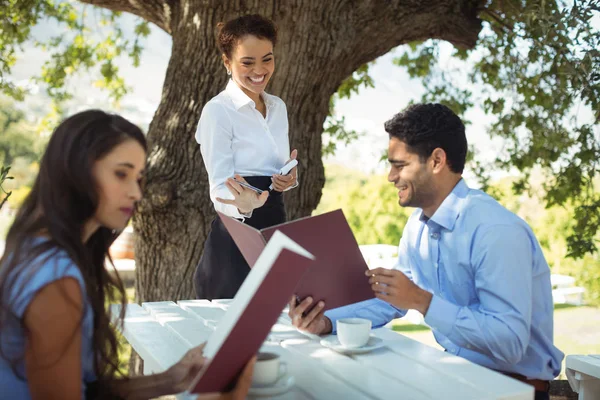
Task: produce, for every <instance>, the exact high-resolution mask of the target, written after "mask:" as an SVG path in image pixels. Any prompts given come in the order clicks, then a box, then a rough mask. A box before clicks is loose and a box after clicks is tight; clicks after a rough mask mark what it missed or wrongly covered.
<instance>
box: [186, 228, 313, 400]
mask: <svg viewBox="0 0 600 400" xmlns="http://www.w3.org/2000/svg"><path fill="white" fill-rule="evenodd" d="M312 262H313V257H312V256H311V254H310V253H308V252H307V251H306V250H305V249H303V248H302V247H301V246H299V245H298V244H296V243H294V242H293V241H292V240H291V239H289V238H287V237H286V236H285V235H284V234H282V233H281V232H277V233H276V234H275V236H274V237H273V239H272V240H271V241H270V242H269V244H268V245H267V246H266V248H265V249H264V251H263V252H262V254H261V255H260V257H259V258H258V259H257V261H256V264H255V267H254V268H252V270H251V271H250V274H248V276H247V277H246V280H245V281H244V283H243V284H242V286H241V287H240V289H239V290H238V292H237V294H236V295H235V298H234V299H233V301H232V302H231V304H230V305H229V307H228V309H227V312H226V313H225V315H224V316H223V318H222V319H221V320H220V321H219V324H218V325H217V327H216V329H215V331H214V332H213V334H212V335H211V336H210V338H209V339H208V341H207V343H206V346H205V347H204V355H205V356H206V357H207V358H208V359H209V361H208V362H207V363H206V364H205V365H204V367H203V368H202V370H201V371H200V373H199V374H198V377H197V378H196V379H195V382H194V383H193V384H192V385H191V388H190V390H189V392H191V393H211V392H225V391H228V390H229V389H230V386H231V385H232V384H233V383H235V381H236V379H237V377H238V376H239V374H240V372H241V371H242V370H243V368H244V366H245V365H246V363H247V362H248V360H250V358H252V356H253V355H254V354H256V353H257V351H258V350H259V349H260V347H261V345H262V344H263V342H264V341H265V339H266V337H267V335H268V334H269V331H270V330H271V328H272V327H273V325H274V324H275V322H277V318H278V317H279V315H280V314H281V310H283V308H284V307H285V305H286V304H287V302H288V300H289V298H290V297H291V296H292V294H293V292H294V288H295V286H296V285H297V283H298V281H299V280H300V278H301V277H302V275H303V274H304V273H305V272H306V270H307V269H308V267H309V265H310V264H311V263H312Z"/></svg>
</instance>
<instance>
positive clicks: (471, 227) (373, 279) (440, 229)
mask: <svg viewBox="0 0 600 400" xmlns="http://www.w3.org/2000/svg"><path fill="white" fill-rule="evenodd" d="M385 129H386V131H387V132H388V133H389V135H390V141H389V149H388V158H389V162H390V164H391V168H390V173H389V176H388V180H389V181H390V182H392V183H393V184H394V186H395V187H396V188H397V189H398V198H399V201H398V202H399V204H400V206H402V207H416V210H415V211H414V213H413V214H412V216H411V217H410V219H409V220H408V222H407V224H406V226H405V227H404V232H403V235H402V239H401V240H400V247H399V256H398V263H397V265H396V267H395V268H394V269H392V270H386V269H382V268H377V269H374V270H371V271H366V275H367V276H368V278H365V279H369V282H370V283H371V285H372V288H373V291H374V293H375V297H376V298H375V299H372V300H368V301H364V302H361V303H356V304H351V305H349V306H345V307H340V308H337V309H332V310H329V311H327V312H325V313H323V312H322V310H323V307H324V304H323V302H319V304H317V307H314V308H313V309H312V310H311V311H310V312H308V314H306V315H304V313H305V312H306V311H307V310H308V309H309V308H310V305H311V303H312V299H311V298H306V299H304V300H303V301H302V302H301V303H299V304H297V303H296V301H295V300H294V299H292V301H291V303H290V317H291V318H292V322H293V324H294V325H295V326H296V327H298V328H299V329H302V330H306V331H308V332H311V333H315V334H324V333H329V332H334V329H335V322H336V320H337V319H340V318H344V317H362V318H368V319H370V320H371V321H372V322H373V326H382V325H385V324H386V323H388V322H389V321H391V320H392V319H393V318H398V317H401V316H403V315H404V314H405V313H406V311H405V310H407V309H415V310H418V311H419V312H421V313H422V314H423V315H424V316H425V322H426V323H427V324H428V325H429V326H430V327H431V329H432V330H433V333H434V335H435V338H436V340H437V342H438V343H439V344H440V345H441V346H442V347H444V348H445V349H446V351H448V352H450V353H452V354H456V355H458V356H461V357H464V358H466V359H468V360H470V361H472V362H474V363H477V364H479V365H483V366H485V367H488V368H491V369H494V370H497V371H500V372H503V373H505V374H507V375H509V376H511V377H514V378H516V379H519V380H521V381H524V382H526V383H529V384H531V385H533V386H534V387H535V390H536V397H535V398H536V400H538V399H548V398H549V397H548V389H549V381H550V380H552V379H553V378H554V377H556V376H557V375H558V373H559V372H560V368H561V361H562V359H563V356H564V355H563V353H562V352H561V351H560V350H558V349H557V348H556V347H555V346H554V345H553V306H552V291H551V284H550V269H549V268H548V264H547V263H546V261H545V259H544V255H543V254H542V249H541V248H540V245H539V243H538V242H537V240H536V238H535V236H534V234H533V232H532V231H531V228H530V227H529V226H528V225H527V223H525V222H524V221H523V220H522V219H520V218H519V217H518V216H516V215H515V214H513V213H512V212H510V211H508V210H507V209H506V208H504V207H503V206H501V205H500V204H499V203H498V202H497V201H496V200H494V199H493V198H491V197H490V196H488V195H486V194H485V193H483V192H481V191H478V190H473V189H470V188H469V187H468V186H467V184H466V182H465V181H464V180H463V179H462V172H463V168H464V165H465V159H466V155H467V140H466V136H465V128H464V125H463V123H462V122H461V120H460V118H459V117H458V116H457V115H455V114H454V113H453V112H452V111H451V110H450V109H449V108H447V107H445V106H443V105H441V104H419V105H414V106H410V107H408V108H407V109H406V110H405V111H404V112H402V113H399V114H397V115H396V116H394V117H393V118H392V119H391V120H389V121H388V122H386V123H385Z"/></svg>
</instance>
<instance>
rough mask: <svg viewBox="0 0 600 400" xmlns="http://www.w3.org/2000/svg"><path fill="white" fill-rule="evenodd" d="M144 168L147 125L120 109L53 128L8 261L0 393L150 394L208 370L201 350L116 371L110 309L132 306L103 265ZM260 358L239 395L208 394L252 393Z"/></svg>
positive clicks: (174, 389)
mask: <svg viewBox="0 0 600 400" xmlns="http://www.w3.org/2000/svg"><path fill="white" fill-rule="evenodd" d="M145 164H146V139H145V137H144V135H143V133H142V131H141V130H140V129H139V128H138V127H137V126H135V125H133V124H132V123H130V122H129V121H127V120H125V119H124V118H122V117H119V116H117V115H111V114H107V113H104V112H102V111H97V110H91V111H84V112H81V113H79V114H76V115H74V116H72V117H70V118H68V119H66V120H65V121H63V122H62V123H61V124H60V125H59V126H58V127H57V128H56V130H55V131H54V133H53V134H52V137H51V138H50V141H49V143H48V147H47V149H46V152H45V154H44V156H43V158H42V161H41V164H40V171H39V174H38V176H37V178H36V180H35V184H34V185H33V188H32V190H31V193H30V194H29V196H28V197H27V198H26V199H25V202H24V203H23V206H22V207H21V209H20V210H19V212H18V214H17V216H16V218H15V220H14V222H13V224H12V226H11V228H10V230H9V232H8V237H7V242H6V250H5V253H4V255H3V256H2V258H1V259H0V393H2V398H7V399H63V400H65V399H66V400H68V399H82V398H86V397H87V398H126V399H147V398H151V397H158V396H161V395H166V394H172V393H179V392H182V391H185V390H186V389H187V388H188V387H189V385H190V384H191V381H192V380H193V379H194V377H195V376H196V375H197V373H198V371H199V370H200V369H201V368H202V366H203V364H204V361H205V359H204V357H203V356H202V346H200V347H197V348H195V349H192V350H190V351H189V352H188V353H187V354H186V355H185V356H184V357H183V358H182V359H181V360H180V361H179V362H178V363H176V364H175V365H173V366H172V367H171V368H169V369H168V370H167V371H165V372H163V373H160V374H156V375H151V376H142V377H135V378H127V377H124V376H122V374H121V373H120V372H119V371H118V354H117V352H118V342H117V338H116V336H115V332H114V330H113V329H112V327H111V326H110V318H109V315H108V312H107V309H106V305H107V304H108V303H113V302H120V303H121V304H122V305H124V304H125V293H124V288H123V285H122V283H121V281H120V279H119V278H118V277H117V278H116V279H113V278H111V276H110V275H109V274H108V272H107V270H106V269H105V266H104V265H105V264H104V262H105V259H106V257H107V255H108V253H107V251H108V248H109V246H110V245H111V243H112V242H113V241H114V240H115V238H116V236H117V235H118V233H115V232H119V231H121V230H123V229H124V228H125V226H126V225H127V223H128V221H129V219H130V218H131V215H132V213H133V211H134V209H135V205H136V203H137V202H138V201H139V200H140V198H141V196H142V191H141V187H140V182H141V180H142V177H143V172H144V167H145ZM122 310H125V307H122ZM120 317H121V322H122V318H123V313H122V314H121V316H120ZM252 364H253V361H251V362H250V363H249V364H248V366H247V367H246V369H245V370H244V373H243V374H242V376H241V378H240V380H239V381H238V384H237V386H236V387H235V388H234V389H233V391H232V392H230V393H227V394H215V395H208V396H207V397H206V398H211V399H214V398H244V397H245V395H246V393H247V391H248V388H249V386H250V383H251V379H252ZM118 375H121V376H118ZM200 398H204V397H200Z"/></svg>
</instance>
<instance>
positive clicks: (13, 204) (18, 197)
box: [8, 185, 31, 209]
mask: <svg viewBox="0 0 600 400" xmlns="http://www.w3.org/2000/svg"><path fill="white" fill-rule="evenodd" d="M30 191H31V187H30V186H28V185H21V186H19V187H18V188H16V189H13V190H12V191H11V192H12V195H11V196H10V199H9V200H8V205H9V206H10V208H12V209H18V208H19V207H21V204H23V201H25V198H27V195H28V194H29V192H30Z"/></svg>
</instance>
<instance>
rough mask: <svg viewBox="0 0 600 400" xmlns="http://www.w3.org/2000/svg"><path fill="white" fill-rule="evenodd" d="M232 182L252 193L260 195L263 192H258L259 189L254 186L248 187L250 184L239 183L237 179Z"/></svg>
mask: <svg viewBox="0 0 600 400" xmlns="http://www.w3.org/2000/svg"><path fill="white" fill-rule="evenodd" d="M234 180H235V181H236V182H237V183H238V184H239V185H240V186H243V187H245V188H247V189H250V190H254V191H255V192H256V194H261V193H262V192H263V191H264V190H260V189H259V188H257V187H254V186H252V185H250V184H248V183H244V182H240V181H238V180H237V179H234Z"/></svg>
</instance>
